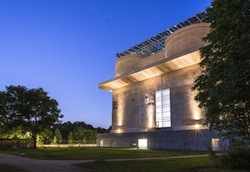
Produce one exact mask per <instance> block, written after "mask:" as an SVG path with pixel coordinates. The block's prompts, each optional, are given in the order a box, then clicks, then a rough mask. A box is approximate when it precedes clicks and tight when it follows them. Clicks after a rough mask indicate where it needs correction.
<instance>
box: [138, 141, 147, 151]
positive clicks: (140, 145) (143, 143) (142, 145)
mask: <svg viewBox="0 0 250 172" xmlns="http://www.w3.org/2000/svg"><path fill="white" fill-rule="evenodd" d="M138 148H139V149H147V148H148V139H138Z"/></svg>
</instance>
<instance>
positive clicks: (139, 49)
mask: <svg viewBox="0 0 250 172" xmlns="http://www.w3.org/2000/svg"><path fill="white" fill-rule="evenodd" d="M206 16H207V13H206V11H204V12H202V13H198V14H196V15H195V16H193V17H191V18H188V19H187V20H185V21H183V22H180V23H179V24H177V25H174V26H172V27H171V28H169V29H166V30H164V31H163V32H160V33H158V34H157V35H154V36H153V37H151V38H148V39H147V40H145V41H143V42H141V43H139V44H137V45H136V46H134V47H132V48H129V49H128V50H126V51H123V52H122V53H117V54H116V56H117V57H118V58H120V57H123V56H126V55H128V54H147V55H152V54H155V53H157V52H159V51H162V50H164V43H165V40H166V39H167V37H168V36H169V35H170V34H172V33H173V32H175V31H176V30H178V29H181V28H183V27H185V26H188V25H191V24H195V23H203V22H204V19H205V18H206Z"/></svg>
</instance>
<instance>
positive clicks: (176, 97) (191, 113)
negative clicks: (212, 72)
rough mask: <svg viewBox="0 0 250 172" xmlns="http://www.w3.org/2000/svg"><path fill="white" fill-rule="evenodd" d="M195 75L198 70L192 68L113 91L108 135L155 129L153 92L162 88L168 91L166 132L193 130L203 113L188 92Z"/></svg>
mask: <svg viewBox="0 0 250 172" xmlns="http://www.w3.org/2000/svg"><path fill="white" fill-rule="evenodd" d="M199 74H200V68H199V66H198V65H193V66H190V67H187V68H184V69H181V70H177V71H174V72H170V73H167V74H163V75H161V76H158V77H154V78H151V79H148V80H145V81H142V82H138V83H135V84H133V85H129V86H126V87H123V88H120V89H117V90H114V91H113V115H112V132H138V131H148V130H150V129H152V128H155V108H154V107H155V91H157V90H162V89H166V88H169V89H170V104H171V121H172V127H171V128H170V130H183V129H192V128H194V125H195V124H196V123H201V122H202V121H203V119H204V113H203V112H202V111H201V110H200V109H199V108H198V104H197V103H196V102H195V101H194V96H195V94H196V93H195V92H193V91H191V88H192V86H193V83H194V80H195V79H196V78H197V76H198V75H199ZM201 127H203V126H201ZM203 128H204V127H203Z"/></svg>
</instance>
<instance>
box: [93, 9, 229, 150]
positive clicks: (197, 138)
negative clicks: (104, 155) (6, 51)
mask: <svg viewBox="0 0 250 172" xmlns="http://www.w3.org/2000/svg"><path fill="white" fill-rule="evenodd" d="M205 17H206V12H202V13H199V14H197V15H195V16H194V17H192V18H189V19H187V20H186V21H183V22H181V23H179V24H178V25H175V26H173V27H171V28H169V29H166V30H165V31H163V32H161V33H159V34H157V35H155V36H153V37H151V38H149V39H147V40H146V41H144V42H142V43H140V44H138V45H136V46H134V47H132V48H130V49H128V50H126V51H124V52H122V53H119V54H117V56H118V57H119V58H118V59H117V60H116V63H115V77H114V78H113V79H111V80H108V81H105V82H103V83H100V84H99V88H101V89H104V90H107V91H111V92H112V101H113V107H112V130H111V133H108V134H99V135H98V136H97V143H98V144H99V146H107V147H139V148H152V149H172V150H174V149H175V150H207V147H208V146H212V147H213V149H214V150H223V149H224V148H225V145H226V144H227V143H225V142H224V141H223V140H222V139H220V138H219V136H218V135H217V133H216V132H210V130H209V129H208V128H207V127H206V126H203V123H204V117H205V115H204V114H205V112H204V111H202V110H201V109H200V108H199V107H198V103H197V102H196V101H195V100H194V97H195V95H196V92H195V91H192V90H191V88H192V86H193V84H194V81H195V79H196V78H197V77H198V76H199V75H200V73H201V68H200V67H199V65H198V63H199V62H200V60H201V59H200V52H199V48H200V47H202V46H204V45H205V42H204V41H203V40H202V38H204V37H205V36H206V35H207V34H208V33H209V26H210V24H209V23H205V22H203V21H204V19H205Z"/></svg>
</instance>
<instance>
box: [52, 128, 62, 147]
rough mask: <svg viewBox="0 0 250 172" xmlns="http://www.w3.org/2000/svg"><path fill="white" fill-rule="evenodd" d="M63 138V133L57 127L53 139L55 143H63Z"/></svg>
mask: <svg viewBox="0 0 250 172" xmlns="http://www.w3.org/2000/svg"><path fill="white" fill-rule="evenodd" d="M62 141H63V138H62V134H61V132H60V130H59V129H58V128H56V129H55V133H54V139H53V143H55V144H56V143H57V144H59V143H62Z"/></svg>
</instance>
